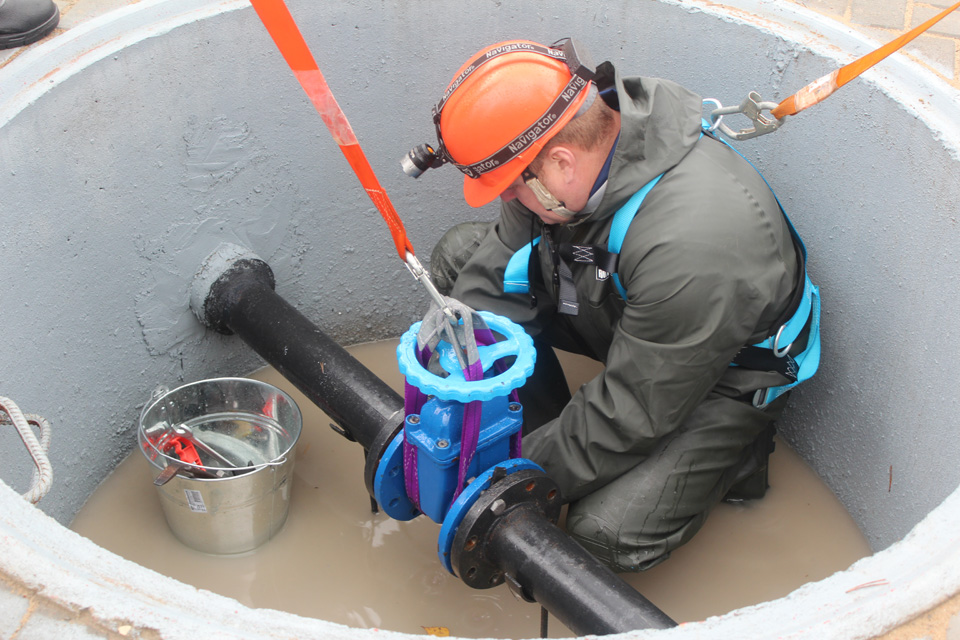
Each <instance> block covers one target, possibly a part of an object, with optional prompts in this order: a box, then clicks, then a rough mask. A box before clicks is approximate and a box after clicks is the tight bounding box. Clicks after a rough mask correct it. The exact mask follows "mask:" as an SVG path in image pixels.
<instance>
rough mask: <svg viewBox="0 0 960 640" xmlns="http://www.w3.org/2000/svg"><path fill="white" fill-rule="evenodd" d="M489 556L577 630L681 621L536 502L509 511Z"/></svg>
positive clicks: (582, 632) (489, 546)
mask: <svg viewBox="0 0 960 640" xmlns="http://www.w3.org/2000/svg"><path fill="white" fill-rule="evenodd" d="M486 546H487V550H488V552H489V554H490V559H491V561H493V562H495V563H496V564H497V565H498V566H499V567H500V568H501V570H502V571H503V572H504V573H505V574H506V575H508V576H511V577H512V578H513V580H515V581H516V583H517V584H518V585H519V586H520V587H522V589H523V591H524V595H525V596H528V597H530V598H531V599H533V600H535V601H536V602H539V603H540V604H541V605H542V606H543V607H544V608H545V609H546V610H547V611H549V612H550V613H552V614H553V615H554V616H555V617H556V618H557V619H558V620H560V622H562V623H563V624H565V625H567V627H568V628H569V629H570V630H571V631H573V632H574V633H575V634H577V635H604V634H608V633H622V632H626V631H632V630H635V629H666V628H669V627H675V626H676V625H677V623H676V622H674V621H673V620H672V619H671V618H670V617H669V616H667V614H665V613H663V612H662V611H661V610H660V609H658V608H657V607H656V606H654V605H653V604H652V603H651V602H650V601H649V600H647V599H646V598H644V597H643V596H642V595H640V594H639V593H638V592H637V591H636V589H634V588H633V587H631V586H630V585H628V584H627V583H626V582H624V581H623V580H621V579H620V577H619V576H617V575H616V574H615V573H614V572H613V571H611V570H610V569H609V568H608V567H607V566H606V565H604V564H602V563H600V562H599V561H597V559H596V558H595V557H593V556H592V555H590V553H589V552H588V551H587V550H586V549H584V548H583V547H581V546H580V545H579V544H577V543H576V542H575V541H574V540H573V539H571V538H570V537H569V536H567V534H566V533H564V532H563V531H561V530H560V529H559V528H558V527H557V526H556V525H554V524H553V523H552V522H550V521H549V520H547V519H546V518H544V517H543V514H542V513H540V512H539V511H538V510H537V509H536V508H535V507H533V506H532V505H520V506H518V507H517V508H514V509H512V510H510V511H508V512H506V513H505V514H504V515H503V517H501V518H500V519H499V520H498V521H497V523H496V524H495V526H494V528H493V529H492V530H491V531H490V534H489V538H488V539H487V542H486Z"/></svg>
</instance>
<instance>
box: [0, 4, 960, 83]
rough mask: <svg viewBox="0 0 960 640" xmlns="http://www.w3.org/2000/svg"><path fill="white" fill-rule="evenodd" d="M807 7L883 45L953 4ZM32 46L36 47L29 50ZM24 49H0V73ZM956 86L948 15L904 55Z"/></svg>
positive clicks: (83, 8) (955, 41)
mask: <svg viewBox="0 0 960 640" xmlns="http://www.w3.org/2000/svg"><path fill="white" fill-rule="evenodd" d="M138 1H139V0H56V2H57V4H58V5H59V7H60V15H61V19H60V26H59V27H58V28H57V29H56V30H55V31H54V33H52V34H51V35H50V36H48V38H55V37H56V36H57V35H58V34H61V33H63V32H64V31H66V30H67V29H70V28H72V27H75V26H76V25H78V24H80V23H81V22H83V21H85V20H88V19H89V18H92V17H95V16H97V15H99V14H101V13H105V12H107V11H110V10H111V9H115V8H117V7H120V6H124V5H127V4H134V3H136V2H138ZM780 1H782V2H792V3H793V4H797V5H800V6H802V7H806V8H807V9H810V10H813V11H816V12H818V13H820V14H823V15H825V16H827V17H829V18H832V19H834V20H836V21H837V22H840V23H842V24H845V25H847V26H849V27H850V28H852V29H855V30H857V31H860V32H862V33H863V34H864V35H866V36H868V37H870V38H872V39H874V40H876V41H877V42H880V43H885V42H888V41H890V40H893V39H894V38H896V37H897V36H899V35H901V34H902V33H905V32H906V31H908V30H909V29H911V28H913V27H914V26H916V25H918V24H920V23H922V22H923V21H924V20H927V19H928V18H930V17H932V16H934V15H935V14H936V13H938V12H939V11H942V10H943V9H944V8H946V7H948V6H950V5H951V4H953V2H954V1H955V0H925V1H923V2H920V1H919V0H780ZM31 46H36V45H31ZM22 51H23V48H20V49H7V50H0V68H3V67H4V66H5V65H6V64H8V63H9V62H10V61H11V60H13V59H14V58H16V57H17V56H18V55H20V53H22ZM902 51H903V52H904V53H905V54H906V55H908V56H910V58H911V59H913V60H914V61H916V62H917V63H919V64H921V65H923V66H924V67H926V68H927V69H929V70H931V71H933V72H934V73H935V74H937V75H939V76H940V77H941V78H943V79H944V80H946V81H947V82H948V83H950V84H951V85H953V86H954V87H957V88H960V10H958V11H956V12H954V13H953V14H952V15H949V16H947V17H946V18H945V19H944V20H942V21H941V22H940V23H939V24H937V25H936V26H934V27H933V29H931V30H930V31H928V32H927V33H926V34H924V35H922V36H920V37H919V38H917V39H916V40H914V41H913V42H912V43H910V44H909V45H907V47H906V48H905V49H903V50H902Z"/></svg>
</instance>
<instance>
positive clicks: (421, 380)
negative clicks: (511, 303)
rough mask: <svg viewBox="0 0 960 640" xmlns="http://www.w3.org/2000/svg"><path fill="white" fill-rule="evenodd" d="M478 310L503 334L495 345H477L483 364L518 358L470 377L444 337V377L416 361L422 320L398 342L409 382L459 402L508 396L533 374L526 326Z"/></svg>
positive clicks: (441, 357) (402, 369) (533, 357)
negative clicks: (484, 374)
mask: <svg viewBox="0 0 960 640" xmlns="http://www.w3.org/2000/svg"><path fill="white" fill-rule="evenodd" d="M478 313H479V315H480V316H481V317H482V318H483V319H484V321H485V322H486V323H487V327H488V328H489V329H490V330H491V331H493V332H494V333H498V334H500V335H502V336H503V338H504V339H503V340H501V341H499V342H496V343H494V344H492V345H489V346H485V347H478V349H477V350H478V351H479V353H480V364H481V365H482V366H483V370H484V371H485V372H486V371H487V370H489V369H490V367H492V366H493V363H494V362H496V361H497V360H499V359H501V358H505V357H509V356H515V357H516V360H515V361H514V362H513V364H512V365H510V367H509V368H508V369H507V370H506V371H504V372H503V373H500V374H498V375H495V376H491V377H489V378H484V379H483V380H476V381H472V382H471V381H467V380H466V379H464V377H463V372H462V371H461V370H460V365H459V364H458V361H457V356H456V352H455V351H454V349H453V346H452V345H450V344H449V343H448V342H445V341H441V342H440V344H439V345H438V347H437V351H438V352H439V362H440V366H441V367H442V368H443V369H444V371H446V372H447V373H448V374H449V375H448V376H447V377H445V378H444V377H441V376H438V375H436V374H434V373H431V372H430V371H427V370H426V369H425V368H424V367H423V366H422V365H421V364H420V363H419V362H418V361H417V355H416V347H417V332H418V331H419V330H420V323H419V322H418V323H416V324H414V325H413V326H412V327H410V329H409V330H407V332H406V333H404V334H403V336H402V337H401V338H400V344H399V345H398V346H397V362H398V364H399V366H400V373H402V374H403V375H404V376H406V378H407V382H409V383H410V384H412V385H413V386H415V387H417V388H418V389H420V391H422V392H423V393H425V394H427V395H430V396H436V397H437V398H439V399H441V400H453V401H457V402H473V401H474V400H484V401H485V400H492V399H493V398H496V397H500V396H505V395H507V394H508V393H510V392H511V391H513V390H514V389H516V388H517V387H519V386H521V385H523V383H524V382H525V381H526V379H527V378H529V377H530V374H532V373H533V365H534V362H535V361H536V350H535V349H534V348H533V339H532V338H531V337H530V336H528V335H527V333H526V331H524V330H523V327H521V326H520V325H518V324H517V323H515V322H513V321H511V320H509V319H507V318H504V317H503V316H498V315H495V314H493V313H490V312H488V311H480V312H478Z"/></svg>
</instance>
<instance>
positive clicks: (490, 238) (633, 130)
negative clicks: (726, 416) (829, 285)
mask: <svg viewBox="0 0 960 640" xmlns="http://www.w3.org/2000/svg"><path fill="white" fill-rule="evenodd" d="M616 90H617V93H618V98H619V104H620V114H621V134H620V138H619V141H618V143H617V148H616V150H615V153H614V157H613V160H612V164H611V167H610V174H609V179H608V182H607V186H606V191H605V193H604V196H603V199H602V201H601V203H600V205H599V207H598V208H597V209H596V210H595V211H594V212H593V213H591V214H589V215H587V216H586V217H585V218H584V219H582V220H578V221H576V222H574V223H570V224H566V225H554V226H553V227H552V228H551V231H552V233H553V237H554V239H555V240H556V242H558V243H562V242H569V243H574V244H596V245H602V246H604V247H606V243H607V238H608V234H609V230H610V224H611V221H612V216H613V214H614V213H615V212H616V211H617V210H618V209H619V208H620V207H621V205H623V203H624V202H626V200H627V199H628V198H630V196H632V195H633V194H634V193H636V192H637V191H638V190H639V189H640V188H641V187H643V186H644V185H645V184H646V183H647V182H649V181H650V180H652V179H653V178H655V177H656V176H658V175H660V174H661V173H664V174H665V175H664V176H663V178H662V179H661V180H660V182H659V184H657V185H656V186H655V187H654V188H653V189H652V191H651V192H650V193H649V195H648V196H647V198H646V199H645V201H644V203H643V205H642V206H641V208H640V210H639V212H638V214H637V216H636V218H635V219H634V220H633V222H632V224H631V226H630V229H629V231H628V232H627V235H626V238H625V239H624V242H623V247H622V249H621V253H620V262H619V267H618V274H619V277H620V280H621V283H622V284H623V286H624V287H625V289H626V291H627V298H626V300H624V299H623V298H622V297H621V296H620V294H619V293H618V291H617V290H616V287H615V286H614V284H613V281H612V279H609V278H607V279H601V278H602V277H603V274H602V273H600V274H598V271H597V268H596V267H595V266H593V265H579V264H571V265H570V266H571V268H572V270H573V276H574V280H575V282H576V288H577V295H578V300H579V303H580V309H579V314H578V315H577V316H566V315H560V314H558V313H557V312H556V308H557V306H556V304H557V297H556V293H557V292H556V290H555V288H554V285H553V270H554V265H553V261H552V258H551V255H550V251H549V249H548V248H547V246H546V245H547V243H546V242H541V243H540V244H539V245H538V250H539V271H540V273H542V274H543V275H542V277H540V278H537V280H536V281H535V282H533V283H532V285H533V289H532V290H533V292H534V293H535V294H536V300H537V303H536V306H534V307H532V306H531V297H530V296H529V295H524V294H507V293H504V289H503V276H504V268H505V266H506V264H507V262H508V260H509V259H510V257H511V256H512V255H513V254H514V252H515V251H516V250H518V249H520V248H521V247H522V246H523V245H525V244H527V243H528V242H529V241H530V240H531V234H536V235H539V230H540V225H541V223H540V221H539V219H538V218H535V216H533V215H532V214H531V212H530V211H529V210H527V209H526V208H525V207H524V206H523V205H521V204H520V203H519V201H517V200H512V201H510V202H507V203H503V205H502V209H501V214H500V218H499V220H498V221H497V224H496V225H492V226H491V230H490V232H489V233H488V234H487V235H486V237H485V238H484V239H483V241H482V242H481V244H480V246H479V248H478V249H477V251H476V253H475V254H474V255H473V256H472V258H471V259H470V260H469V261H468V262H467V264H466V265H465V266H464V268H463V270H462V271H461V273H460V275H459V277H458V278H457V281H456V284H455V287H454V289H453V292H452V296H453V297H454V298H457V299H459V300H462V301H463V302H465V303H466V304H468V305H470V306H471V307H474V308H478V309H487V310H490V311H493V312H494V313H498V314H501V315H504V316H507V317H509V318H511V319H512V320H514V321H515V322H518V323H520V324H521V325H523V326H524V328H525V329H526V330H527V332H528V333H530V334H531V335H533V336H540V337H541V338H544V339H546V340H547V342H549V343H550V344H552V345H554V346H556V347H558V348H560V349H564V350H568V351H573V352H578V353H583V354H585V355H588V356H591V357H593V358H595V359H597V360H600V361H602V362H604V363H605V365H606V366H605V369H604V370H603V372H602V373H601V374H600V375H598V376H597V377H596V378H595V379H593V380H591V381H590V382H589V383H587V384H585V385H583V386H582V387H581V388H580V389H579V391H577V392H576V393H575V394H574V396H573V399H572V401H571V402H570V403H569V404H568V405H567V406H566V407H565V408H564V410H563V411H562V413H561V414H560V416H559V417H558V418H557V419H555V420H553V421H551V422H548V423H547V424H545V425H544V426H542V427H541V428H540V429H538V430H536V431H534V432H533V433H532V434H530V435H529V436H527V437H526V438H524V447H523V448H524V456H525V457H527V458H530V459H532V460H534V461H535V462H537V463H538V464H540V465H541V466H543V467H544V469H545V470H546V471H547V473H548V474H549V475H550V476H551V477H552V478H553V479H554V480H556V481H557V482H558V483H559V485H560V488H561V490H562V491H563V494H564V498H565V499H566V500H567V501H572V500H576V499H578V498H580V497H582V496H584V495H587V494H589V493H591V492H592V491H594V490H596V489H598V488H599V487H602V486H604V485H605V484H607V483H608V482H610V481H611V480H613V479H615V478H616V477H618V476H619V475H621V474H622V473H623V472H625V471H626V470H628V469H630V468H632V467H634V466H635V465H637V464H639V463H641V462H642V461H643V460H644V459H645V458H646V456H647V455H648V454H649V453H650V451H651V450H652V449H653V448H654V447H655V446H656V444H657V442H658V440H659V439H661V438H662V437H663V436H664V435H666V434H669V433H671V432H673V431H674V430H676V429H678V428H681V427H682V424H683V422H684V420H685V418H686V417H687V416H688V415H689V414H690V412H691V411H692V410H693V408H694V407H696V406H697V405H698V404H699V403H700V402H701V401H702V400H703V399H704V398H705V397H706V396H707V394H708V393H710V392H715V393H720V394H722V395H725V396H729V397H740V396H743V395H744V394H748V393H749V392H751V391H753V390H755V389H759V388H763V387H767V386H774V385H779V384H783V383H784V382H785V380H784V378H782V377H781V376H780V375H779V374H776V373H770V372H758V371H748V370H746V369H743V368H740V367H731V366H730V362H731V360H732V359H733V358H734V356H735V355H736V353H737V351H738V350H739V349H740V348H741V347H742V346H744V345H747V344H753V343H756V342H760V341H761V340H763V339H764V338H766V337H767V336H768V335H770V333H771V331H772V327H773V325H774V323H775V322H776V320H777V319H778V318H779V316H780V315H781V314H782V313H783V312H784V311H785V310H786V308H787V307H788V305H789V301H790V297H791V293H792V291H793V289H794V287H795V286H796V284H797V282H798V279H799V278H800V277H802V276H801V275H800V274H799V273H798V271H799V269H798V266H797V260H796V255H795V249H794V246H793V243H792V240H791V236H790V232H789V229H788V226H787V222H786V221H785V219H784V217H783V215H782V214H781V211H780V208H779V206H778V205H777V202H776V199H775V197H774V196H773V194H772V193H771V192H770V190H769V188H768V187H767V186H766V184H765V183H764V181H763V179H762V177H761V176H760V175H759V174H758V173H757V172H756V170H754V168H753V167H751V166H750V165H749V164H748V163H747V162H745V161H744V160H743V159H742V158H740V157H739V156H738V155H737V154H736V153H735V152H734V151H733V150H731V149H730V148H728V147H727V146H726V145H724V144H723V143H721V142H719V141H717V140H714V139H712V138H710V137H708V136H703V137H701V135H700V133H701V127H700V123H701V120H700V118H701V99H700V98H699V97H698V96H697V95H695V94H693V93H691V92H689V91H687V90H686V89H684V88H682V87H680V86H679V85H677V84H675V83H672V82H669V81H666V80H661V79H653V78H640V77H629V78H622V79H621V78H620V77H619V76H617V78H616ZM532 218H533V220H532Z"/></svg>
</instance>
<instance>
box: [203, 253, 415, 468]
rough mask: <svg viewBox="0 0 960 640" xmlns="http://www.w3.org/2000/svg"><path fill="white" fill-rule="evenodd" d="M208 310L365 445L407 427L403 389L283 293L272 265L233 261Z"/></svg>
mask: <svg viewBox="0 0 960 640" xmlns="http://www.w3.org/2000/svg"><path fill="white" fill-rule="evenodd" d="M203 313H204V316H205V318H206V320H207V323H208V324H209V325H210V326H212V327H214V328H215V329H217V330H218V331H220V332H221V333H236V334H237V335H238V336H239V337H240V338H241V339H242V340H243V341H244V342H246V343H247V344H248V345H249V346H250V347H251V348H253V350H254V351H256V352H257V353H258V354H260V356H261V357H262V358H263V359H264V360H266V361H267V362H268V363H270V364H271V365H273V367H274V368H276V369H277V371H278V372H280V374H281V375H282V376H283V377H284V378H286V379H287V380H289V381H290V382H291V383H292V384H293V385H294V386H296V387H297V389H299V390H300V391H302V392H303V393H304V395H306V396H307V397H308V398H309V399H310V400H311V401H312V402H314V403H315V404H316V405H317V406H318V407H320V408H321V409H322V410H323V412H324V413H326V414H327V415H328V416H329V417H330V418H331V419H333V420H334V421H335V422H336V423H337V424H338V425H339V426H340V427H341V428H343V430H344V431H345V432H346V433H347V434H348V436H349V437H350V438H352V439H353V440H356V441H357V442H358V443H360V445H361V446H363V448H364V450H367V449H369V448H370V445H371V444H372V443H373V442H374V440H375V439H376V437H377V435H378V434H379V433H380V432H381V431H383V430H384V429H390V430H394V429H396V427H397V426H398V425H400V424H402V422H403V398H402V397H400V394H398V393H397V392H396V391H394V390H393V389H391V388H390V387H389V386H388V385H387V384H386V383H385V382H383V380H381V379H380V378H378V377H377V376H375V375H374V374H373V373H372V372H371V371H370V370H369V369H367V368H366V367H364V366H363V365H362V364H361V363H360V362H359V361H358V360H357V359H356V358H354V357H353V356H352V355H350V354H349V353H347V352H346V350H344V349H343V347H341V346H340V345H339V344H337V343H336V342H334V341H333V340H332V339H330V338H329V337H328V336H327V335H326V334H325V333H323V331H321V330H320V329H319V328H317V327H316V326H315V325H314V324H313V323H311V322H310V320H308V319H307V318H306V317H305V316H304V315H303V314H301V313H300V312H299V311H297V309H296V308H294V307H293V306H292V305H290V304H289V303H288V302H287V301H286V300H284V299H283V298H281V297H280V295H279V294H277V292H276V291H274V290H273V274H272V272H271V271H270V267H269V266H267V264H266V263H264V262H262V261H260V260H241V261H238V262H237V263H235V264H234V265H232V266H231V268H230V269H229V270H228V271H226V272H225V273H224V274H223V275H222V276H220V277H219V278H218V279H217V281H216V282H215V283H214V285H213V286H212V287H211V289H210V293H209V295H208V296H207V299H206V301H205V302H204V308H203Z"/></svg>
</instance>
